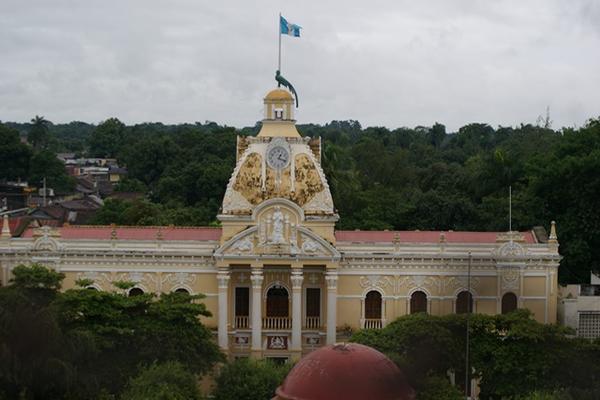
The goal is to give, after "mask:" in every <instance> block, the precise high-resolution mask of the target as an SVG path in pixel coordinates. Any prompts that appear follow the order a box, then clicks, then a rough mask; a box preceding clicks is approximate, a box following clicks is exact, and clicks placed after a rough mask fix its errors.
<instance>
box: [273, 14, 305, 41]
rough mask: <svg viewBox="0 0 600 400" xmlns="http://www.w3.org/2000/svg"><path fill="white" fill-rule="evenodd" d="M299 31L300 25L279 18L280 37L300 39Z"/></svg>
mask: <svg viewBox="0 0 600 400" xmlns="http://www.w3.org/2000/svg"><path fill="white" fill-rule="evenodd" d="M300 29H302V27H301V26H300V25H296V24H292V23H290V22H287V20H286V19H285V18H283V17H282V16H279V32H280V33H281V34H282V35H289V36H295V37H300Z"/></svg>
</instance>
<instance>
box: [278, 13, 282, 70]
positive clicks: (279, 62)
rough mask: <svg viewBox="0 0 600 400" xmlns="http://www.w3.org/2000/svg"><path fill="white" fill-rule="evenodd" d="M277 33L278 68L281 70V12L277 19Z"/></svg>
mask: <svg viewBox="0 0 600 400" xmlns="http://www.w3.org/2000/svg"><path fill="white" fill-rule="evenodd" d="M277 35H278V36H279V57H278V60H277V70H278V71H279V72H281V13H279V21H277Z"/></svg>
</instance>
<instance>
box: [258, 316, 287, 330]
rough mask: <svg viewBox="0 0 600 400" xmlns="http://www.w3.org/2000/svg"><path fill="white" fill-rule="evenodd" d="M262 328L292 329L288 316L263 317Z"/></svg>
mask: <svg viewBox="0 0 600 400" xmlns="http://www.w3.org/2000/svg"><path fill="white" fill-rule="evenodd" d="M262 325H263V326H262V328H263V329H267V330H275V331H281V330H289V329H292V319H291V318H289V317H264V318H263V321H262Z"/></svg>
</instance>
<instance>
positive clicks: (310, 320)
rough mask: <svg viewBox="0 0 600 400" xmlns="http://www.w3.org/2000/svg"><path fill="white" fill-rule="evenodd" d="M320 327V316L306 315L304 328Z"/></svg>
mask: <svg viewBox="0 0 600 400" xmlns="http://www.w3.org/2000/svg"><path fill="white" fill-rule="evenodd" d="M320 328H321V317H306V319H305V320H304V329H309V330H317V329H320Z"/></svg>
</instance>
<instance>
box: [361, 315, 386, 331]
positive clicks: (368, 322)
mask: <svg viewBox="0 0 600 400" xmlns="http://www.w3.org/2000/svg"><path fill="white" fill-rule="evenodd" d="M382 327H383V322H382V321H381V319H380V318H366V319H365V320H364V323H363V329H381V328H382Z"/></svg>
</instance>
